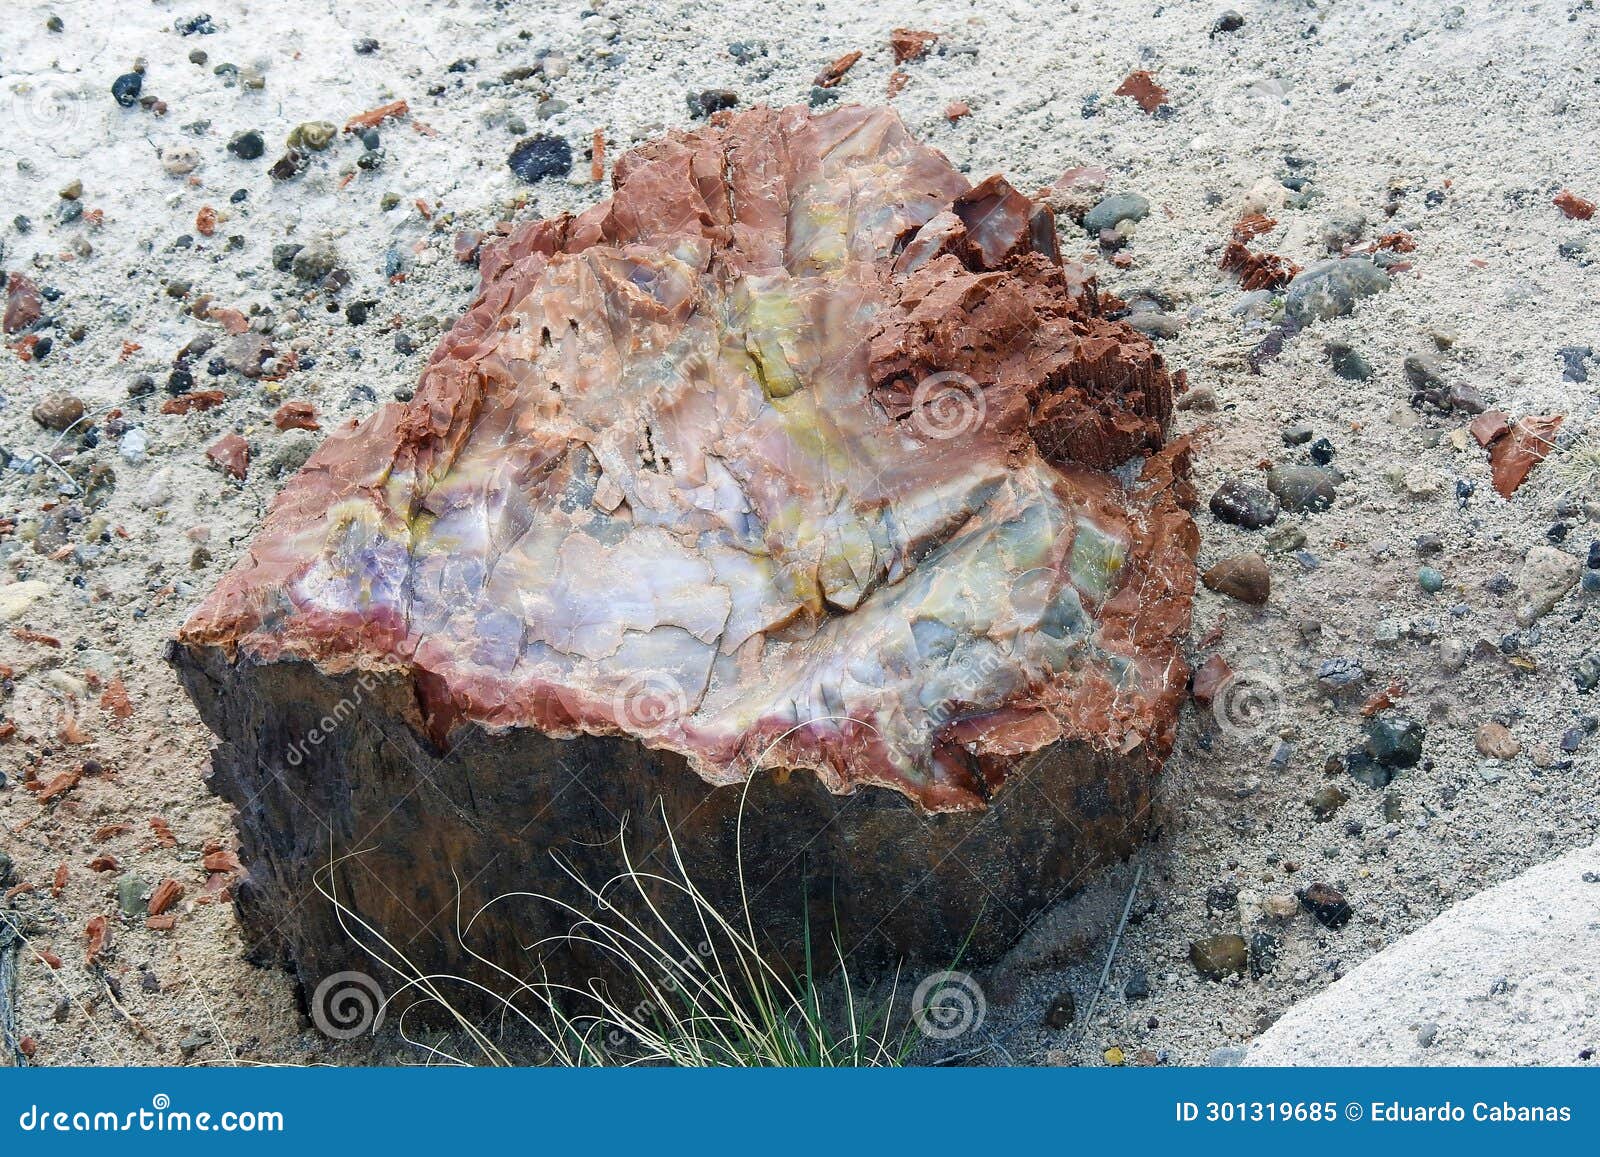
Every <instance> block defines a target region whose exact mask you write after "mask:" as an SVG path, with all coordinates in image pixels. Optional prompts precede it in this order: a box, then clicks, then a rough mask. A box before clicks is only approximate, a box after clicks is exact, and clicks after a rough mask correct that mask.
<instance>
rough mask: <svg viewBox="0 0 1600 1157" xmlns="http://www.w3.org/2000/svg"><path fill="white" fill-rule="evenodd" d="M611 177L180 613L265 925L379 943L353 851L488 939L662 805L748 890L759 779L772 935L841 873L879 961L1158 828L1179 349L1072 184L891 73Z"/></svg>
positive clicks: (491, 279)
mask: <svg viewBox="0 0 1600 1157" xmlns="http://www.w3.org/2000/svg"><path fill="white" fill-rule="evenodd" d="M614 183H615V194H614V196H613V197H612V199H611V200H610V201H607V202H605V203H604V204H602V205H600V206H597V207H596V208H595V209H593V210H590V211H589V212H587V213H585V214H583V215H582V216H580V217H577V218H567V217H562V218H557V219H553V220H546V221H539V222H536V223H533V224H531V225H528V226H524V227H521V228H519V229H517V230H516V231H515V232H513V233H512V234H511V235H510V236H509V237H507V238H506V239H505V240H503V241H502V242H500V243H498V244H496V245H494V246H492V247H490V248H489V249H487V250H486V251H485V254H484V257H483V260H482V271H483V285H482V288H481V290H480V293H479V297H478V300H477V302H476V303H475V304H474V306H473V308H472V309H471V310H470V311H469V312H468V313H467V314H466V316H464V317H463V318H462V320H461V321H460V322H458V323H457V325H456V326H455V327H454V328H453V329H452V331H451V332H450V334H448V335H447V336H446V338H445V339H444V341H443V342H442V343H441V345H440V347H439V349H438V350H437V351H436V352H435V354H434V357H433V360H432V361H431V362H430V364H429V367H428V369H427V371H426V372H425V374H424V376H423V380H422V383H421V386H420V388H419V390H418V391H417V395H416V398H415V400H414V401H412V402H411V403H409V404H407V405H404V406H398V405H397V406H390V407H386V408H385V409H384V410H381V411H380V412H379V413H378V414H376V415H374V416H373V417H372V418H371V419H369V420H367V421H366V422H363V423H361V424H360V425H358V426H356V427H354V428H352V429H348V430H345V431H341V432H339V433H338V434H335V435H334V436H333V437H331V438H329V440H328V441H327V443H325V444H324V446H323V447H322V448H321V449H320V450H319V451H318V453H317V454H316V455H315V456H314V457H313V458H312V460H311V461H310V462H309V463H308V464H307V466H306V468H305V469H304V470H303V471H302V472H301V473H300V474H299V475H298V476H297V477H296V478H295V479H293V480H292V481H291V482H290V483H289V484H288V486H286V487H285V489H284V491H283V493H282V494H281V495H279V497H278V500H277V501H276V502H275V503H274V505H273V508H272V511H271V513H270V515H269V517H268V519H267V523H266V526H265V527H264V528H263V530H262V532H261V535H260V536H259V537H258V539H257V540H256V543H255V545H254V546H253V548H252V550H251V552H250V554H249V555H248V556H247V557H246V559H245V560H244V561H243V562H241V563H240V565H239V566H238V567H237V568H235V570H234V571H233V572H232V573H230V574H229V575H228V576H227V577H226V578H225V579H224V580H223V581H222V583H221V584H220V585H219V586H218V588H217V589H216V591H214V592H213V593H212V595H211V596H210V598H208V599H207V601H206V602H205V604H204V605H203V606H202V607H201V608H200V609H199V610H198V611H197V612H196V613H195V615H194V616H193V617H192V618H191V619H190V621H189V623H188V624H187V625H186V626H185V627H184V629H183V631H182V633H181V634H180V637H179V639H178V641H177V645H176V646H175V648H174V652H173V661H174V663H175V665H176V666H177V668H178V671H179V673H180V675H181V677H182V679H183V681H184V683H185V686H186V687H187V688H188V689H189V692H190V694H191V695H192V696H193V698H194V700H195V702H196V704H197V705H198V706H199V708H200V710H201V713H202V715H203V716H204V717H205V719H206V722H207V724H208V725H209V726H210V727H211V728H212V729H213V730H214V731H215V732H216V733H217V735H218V736H219V737H220V738H221V740H222V743H221V745H220V746H219V748H218V750H217V754H216V759H215V774H214V777H213V785H214V787H215V789H216V790H217V791H218V792H219V793H221V794H222V795H223V796H224V797H226V798H228V799H230V800H232V801H233V802H234V803H235V804H236V805H237V806H238V808H239V827H240V832H241V837H242V849H241V851H242V859H243V860H244V863H245V865H246V867H247V868H248V877H247V879H246V880H244V881H243V882H242V884H241V886H240V890H239V908H240V914H241V917H242V920H243V923H244V926H245V929H246V932H247V935H248V936H249V937H250V938H251V939H252V940H253V941H254V942H255V944H256V947H257V949H258V950H259V952H260V953H263V954H267V955H271V956H275V957H279V958H281V959H283V960H285V961H287V962H289V963H290V964H291V965H292V966H293V967H294V968H295V969H296V970H297V971H298V973H299V975H300V977H301V978H302V980H303V981H304V982H306V983H307V984H309V985H314V984H316V983H317V981H318V980H320V979H321V978H322V977H324V976H326V975H328V974H329V973H331V972H336V971H339V970H341V969H343V968H347V967H351V966H359V965H360V963H361V961H360V955H359V952H358V950H357V949H355V947H354V945H353V943H352V942H351V939H350V938H349V937H348V936H347V935H346V934H345V933H344V932H342V931H341V929H340V928H339V925H338V922H337V920H336V919H335V916H334V912H333V910H332V906H331V905H330V904H329V903H328V901H327V900H326V899H324V898H323V897H322V896H321V895H320V894H319V893H318V892H317V890H316V889H315V888H314V887H313V886H312V877H313V875H314V873H316V872H317V871H318V870H321V869H327V868H329V866H330V864H331V865H332V868H331V873H330V875H329V879H330V881H331V883H330V888H331V890H333V891H335V892H336V893H337V894H338V896H339V898H340V900H341V902H342V903H344V904H345V905H346V906H347V908H348V909H349V910H351V911H352V912H354V913H357V914H358V915H359V916H360V918H361V919H362V920H364V921H365V922H366V923H367V924H368V925H370V926H371V927H372V928H373V929H376V930H378V931H380V932H381V933H382V934H383V935H384V936H386V937H387V938H388V939H389V940H390V941H391V942H392V943H394V944H396V945H397V946H404V947H405V948H406V950H407V954H408V955H410V956H411V957H412V958H413V960H415V961H417V962H418V963H420V964H421V965H422V966H423V967H424V968H435V969H449V970H455V971H467V970H468V969H470V967H471V966H472V963H473V962H472V961H470V959H469V958H468V956H467V954H466V953H465V952H464V951H463V950H462V948H461V945H460V942H459V940H458V934H457V933H458V930H457V928H456V919H457V910H458V904H459V910H460V911H461V912H462V913H464V914H465V915H466V916H470V915H471V914H472V913H473V912H475V911H476V910H477V909H478V908H479V907H480V906H481V905H482V904H483V903H485V902H487V901H488V900H490V899H492V898H494V897H495V896H497V895H500V894H502V893H505V892H511V891H535V892H550V893H553V894H556V895H558V896H562V897H565V898H567V899H569V900H574V901H576V900H578V899H580V897H579V894H578V893H577V891H576V889H575V886H574V885H572V884H571V882H570V880H569V879H568V878H567V877H566V876H565V874H564V873H563V872H561V871H560V870H559V869H558V868H557V866H556V864H555V863H554V861H553V857H560V858H561V859H563V860H565V861H567V862H568V863H569V864H570V866H571V867H572V869H573V870H575V871H576V873H577V874H578V875H580V876H581V877H583V878H585V879H587V880H589V881H590V882H591V883H594V884H597V885H598V884H600V883H603V882H604V881H605V880H606V879H609V878H610V876H611V875H612V874H613V873H615V872H616V871H617V870H618V869H619V868H620V866H621V863H622V860H621V855H620V851H619V849H618V847H617V839H618V834H619V829H620V827H621V825H622V822H623V819H624V817H626V819H627V823H628V830H629V837H628V846H629V849H630V851H632V852H633V853H634V854H635V856H637V857H640V858H641V859H643V858H645V857H647V856H648V855H649V854H650V853H651V852H654V853H655V854H656V855H657V857H658V858H657V859H656V861H655V862H653V863H652V862H645V863H643V864H642V865H641V866H642V867H645V868H647V869H651V870H660V869H661V868H662V866H663V864H664V863H665V857H666V856H667V855H668V852H667V848H666V846H665V836H666V833H665V831H664V830H663V828H662V822H663V821H662V817H663V814H664V815H665V821H666V823H667V824H668V825H670V827H671V829H672V831H673V833H674V835H675V837H676V841H677V846H678V848H679V849H680V851H681V852H682V854H683V856H684V859H685V866H686V867H687V869H688V872H689V874H690V876H691V877H692V878H693V879H694V880H695V882H696V883H697V884H698V885H700V886H701V887H702V888H703V889H704V890H705V891H706V892H707V894H708V895H709V896H710V897H711V898H712V899H713V900H714V901H715V902H717V903H718V904H719V905H720V906H722V907H723V908H724V910H725V911H728V912H730V913H736V912H737V911H738V909H739V906H740V899H741V891H740V888H739V886H738V884H739V881H738V861H739V857H738V855H736V845H735V839H736V828H738V827H739V825H738V824H737V822H736V821H737V820H738V817H739V814H740V808H741V804H742V805H743V820H742V830H740V831H739V836H738V838H739V845H738V848H737V851H739V852H742V856H743V869H744V876H745V879H744V892H743V895H744V896H747V897H748V898H749V902H750V906H751V909H752V915H753V916H754V920H755V923H756V925H757V927H758V928H759V929H760V933H761V935H763V936H764V937H766V938H767V939H768V941H769V943H770V945H771V947H772V949H773V951H774V952H775V953H776V954H777V955H780V956H785V957H788V958H789V959H794V958H795V957H796V956H797V954H798V949H799V945H800V942H801V939H802V937H801V932H802V929H803V928H804V926H805V923H806V920H807V918H808V914H807V906H808V905H809V906H810V912H809V918H810V919H811V921H812V931H813V936H814V937H816V936H819V935H826V934H828V933H830V932H832V931H834V930H835V929H837V933H838V935H839V938H840V940H841V942H842V944H843V947H844V948H845V950H846V951H847V952H853V953H855V958H856V959H867V960H875V961H883V960H890V959H894V958H898V957H911V958H914V959H918V960H924V961H929V962H934V963H947V962H948V961H949V960H950V959H951V958H952V957H953V956H954V955H955V953H956V952H957V950H958V949H959V948H960V947H961V945H962V944H963V943H967V945H968V947H967V952H966V955H965V959H968V960H972V959H982V958H985V957H992V956H994V955H996V954H997V953H999V952H1000V951H1002V950H1003V949H1004V948H1005V947H1007V946H1008V945H1009V944H1010V943H1011V942H1012V941H1013V940H1014V939H1015V937H1016V936H1017V934H1018V933H1019V932H1020V931H1021V930H1022V928H1023V927H1024V926H1025V925H1026V922H1027V921H1028V920H1029V919H1031V918H1032V917H1033V916H1034V915H1035V914H1036V913H1037V912H1038V911H1039V909H1040V908H1041V907H1042V906H1043V905H1045V904H1048V903H1049V902H1051V901H1052V900H1053V899H1055V898H1057V897H1059V896H1061V895H1064V894H1065V893H1066V892H1067V891H1069V890H1070V889H1071V888H1072V887H1073V885H1074V884H1075V883H1077V882H1078V881H1080V880H1082V879H1083V877H1084V874H1085V873H1086V872H1088V871H1089V870H1091V869H1092V868H1093V867H1094V866H1095V865H1096V864H1099V863H1102V862H1104V861H1106V860H1108V859H1110V858H1113V857H1118V856H1122V855H1125V854H1126V853H1127V852H1128V851H1129V849H1130V848H1131V847H1132V846H1133V844H1134V843H1135V841H1136V840H1137V839H1138V837H1139V834H1140V831H1141V829H1142V826H1143V821H1144V813H1145V808H1146V804H1147V801H1148V798H1149V792H1150V786H1151V782H1152V779H1153V777H1154V776H1155V775H1156V773H1157V772H1158V771H1159V769H1160V766H1161V763H1162V761H1163V760H1164V759H1165V757H1166V754H1167V752H1168V751H1169V750H1170V747H1171V743H1172V737H1173V733H1174V727H1175V721H1176V715H1177V711H1178V706H1179V703H1180V701H1181V696H1182V691H1183V686H1184V681H1185V678H1186V675H1187V672H1186V670H1185V668H1184V666H1183V663H1182V660H1181V658H1180V656H1179V654H1178V641H1179V639H1181V637H1182V635H1183V634H1184V633H1185V632H1186V630H1187V626H1188V609H1189V599H1190V596H1191V595H1192V592H1193V587H1194V567H1193V555H1194V549H1195V545H1196V542H1195V532H1194V526H1193V523H1192V522H1191V521H1190V519H1189V517H1188V515H1187V514H1186V513H1185V512H1184V510H1183V509H1182V504H1183V503H1182V501H1181V500H1185V499H1187V498H1188V497H1189V496H1188V494H1187V493H1186V492H1187V486H1186V484H1185V483H1184V482H1183V479H1182V466H1183V453H1184V450H1183V447H1182V446H1178V445H1175V446H1172V447H1168V448H1166V449H1162V443H1163V436H1164V430H1165V424H1166V421H1167V418H1168V416H1169V413H1170V408H1171V393H1172V386H1171V383H1170V381H1169V379H1168V377H1167V374H1166V372H1165V370H1164V369H1163V367H1162V365H1161V359H1160V357H1159V355H1157V354H1156V352H1155V351H1154V349H1153V348H1152V347H1151V346H1150V345H1149V343H1148V342H1147V341H1145V340H1144V339H1143V338H1141V337H1139V336H1138V335H1136V334H1135V333H1133V332H1132V331H1131V330H1130V329H1128V328H1127V327H1126V326H1123V325H1122V324H1120V323H1117V322H1113V321H1110V320H1107V319H1106V318H1105V317H1104V316H1103V315H1102V313H1101V305H1100V302H1099V300H1098V298H1097V295H1096V293H1095V290H1094V288H1093V285H1092V282H1090V281H1089V280H1088V279H1087V278H1086V277H1085V276H1084V275H1083V274H1082V273H1081V271H1078V270H1076V269H1074V268H1072V267H1066V266H1063V265H1062V264H1061V259H1060V255H1059V252H1058V249H1057V245H1056V238H1055V231H1054V225H1053V222H1052V220H1051V217H1050V214H1049V210H1048V209H1047V208H1045V207H1043V206H1042V205H1039V204H1037V203H1035V202H1034V201H1032V200H1030V199H1029V198H1027V197H1025V196H1023V195H1021V194H1020V193H1018V192H1017V191H1015V190H1014V189H1012V188H1011V187H1010V186H1009V185H1007V184H1006V183H1005V182H1004V181H1003V180H1002V179H1000V178H998V177H992V178H990V179H989V180H987V181H984V182H983V183H981V184H979V185H977V186H975V187H969V185H968V183H967V182H966V180H965V179H964V178H962V177H961V176H960V174H959V173H957V172H956V171H955V170H954V169H953V168H952V167H951V166H950V165H949V163H948V162H947V161H946V160H945V159H944V158H943V157H942V156H941V155H940V154H938V153H936V152H934V151H932V150H930V149H927V148H925V147H923V146H921V145H919V144H918V143H917V142H916V141H914V140H913V139H912V138H911V137H910V136H909V135H908V134H907V132H906V130H905V129H904V126H902V125H901V124H900V122H899V120H898V119H897V118H896V117H895V116H894V114H892V113H890V112H887V111H884V110H867V109H858V108H846V109H841V110H838V111H835V112H830V113H826V114H822V115H817V116H813V115H810V114H809V113H807V112H806V111H805V110H803V109H789V110H784V111H781V112H774V111H771V110H767V109H757V110H754V111H751V112H748V113H743V114H739V115H737V116H732V117H726V116H724V117H721V118H720V123H716V124H714V125H713V126H712V127H710V128H707V129H705V130H703V131H702V132H699V133H695V134H688V135H684V134H674V135H672V136H670V137H669V138H668V139H666V140H663V141H660V142H658V143H656V144H654V145H651V146H648V147H646V148H643V149H640V150H637V151H636V152H634V153H630V154H628V155H627V156H625V157H623V158H622V159H621V160H620V161H619V162H618V164H617V166H616V172H615V178H614ZM1140 455H1151V457H1150V458H1148V460H1147V461H1146V463H1145V465H1144V469H1143V472H1142V474H1141V475H1140V476H1139V480H1138V481H1128V479H1129V478H1130V477H1131V476H1130V475H1127V474H1123V475H1120V476H1113V475H1112V474H1110V473H1107V471H1110V470H1111V469H1112V468H1113V467H1117V466H1119V465H1120V464H1121V463H1123V462H1125V461H1127V460H1128V459H1130V458H1137V457H1138V456H1140ZM746 785H748V792H746ZM746 795H747V798H746ZM351 853H355V855H354V856H353V857H352V858H349V859H342V858H341V857H345V856H347V855H350V854H351ZM667 874H669V875H671V874H674V873H672V872H668V873H667ZM458 894H459V895H458ZM659 899H660V901H661V903H662V904H663V905H664V906H665V908H666V911H667V913H668V915H669V916H673V917H682V916H683V915H684V913H683V911H682V906H681V903H680V902H679V901H678V900H677V899H676V898H675V894H674V893H673V892H672V891H671V890H670V889H663V890H662V891H661V894H660V896H659ZM563 930H564V926H563V919H562V917H561V915H560V913H559V912H556V911H555V910H553V909H552V908H551V907H549V906H548V905H545V906H540V905H537V904H535V903H533V902H531V901H512V902H505V903H499V904H495V905H493V906H492V907H490V908H489V910H488V911H487V912H486V913H485V914H483V915H481V916H479V917H478V918H477V920H476V922H475V923H474V924H473V926H472V929H471V931H470V933H468V934H467V935H466V937H465V938H466V940H467V944H468V947H470V948H471V949H473V950H474V951H476V952H478V953H481V954H482V955H484V956H487V957H489V958H490V959H491V960H494V961H495V962H497V963H500V964H502V965H504V966H505V967H506V968H508V969H509V970H511V971H512V972H514V973H515V974H517V975H524V974H526V973H527V972H528V971H529V969H530V968H531V967H532V966H533V964H534V963H535V959H534V958H536V957H537V956H538V954H539V953H538V951H534V952H533V953H530V952H529V951H527V948H526V946H528V945H532V944H536V943H537V942H539V941H540V940H541V939H542V938H544V937H547V936H552V935H559V934H560V933H561V932H562V931H563ZM969 934H970V940H969ZM582 966H583V965H582V963H581V962H580V964H578V965H573V964H571V962H570V961H569V962H568V964H567V965H564V967H582Z"/></svg>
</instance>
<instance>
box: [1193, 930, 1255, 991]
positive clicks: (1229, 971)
mask: <svg viewBox="0 0 1600 1157" xmlns="http://www.w3.org/2000/svg"><path fill="white" fill-rule="evenodd" d="M1189 963H1190V964H1193V965H1194V970H1195V971H1196V972H1198V973H1199V974H1200V975H1201V976H1203V977H1205V978H1206V979H1207V980H1226V979H1227V978H1228V977H1229V976H1232V975H1238V974H1241V973H1243V972H1244V970H1245V969H1246V968H1247V967H1248V966H1249V963H1250V948H1249V945H1247V944H1246V943H1245V941H1244V937H1243V936H1239V935H1237V934H1234V933H1231V932H1229V933H1223V934H1221V935H1219V936H1207V937H1205V938H1204V939H1202V940H1195V941H1193V942H1191V943H1190V945H1189Z"/></svg>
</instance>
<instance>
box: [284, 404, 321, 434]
mask: <svg viewBox="0 0 1600 1157" xmlns="http://www.w3.org/2000/svg"><path fill="white" fill-rule="evenodd" d="M272 424H273V425H274V426H276V427H278V429H280V430H320V429H322V423H320V422H318V421H317V408H316V406H314V405H312V404H311V403H310V402H285V403H284V404H283V405H281V406H279V407H278V409H277V412H276V413H274V414H273V415H272Z"/></svg>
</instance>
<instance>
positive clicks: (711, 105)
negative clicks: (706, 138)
mask: <svg viewBox="0 0 1600 1157" xmlns="http://www.w3.org/2000/svg"><path fill="white" fill-rule="evenodd" d="M684 100H685V102H686V103H687V104H688V106H689V115H690V116H692V117H694V118H696V119H697V120H705V119H706V118H707V117H709V116H710V115H711V114H712V113H718V112H722V111H723V110H724V109H732V108H738V107H739V94H738V93H736V92H734V91H733V90H732V89H729V88H706V89H701V90H700V91H699V92H691V93H689V94H687V95H686V96H685V97H684ZM595 179H596V180H598V179H599V178H595Z"/></svg>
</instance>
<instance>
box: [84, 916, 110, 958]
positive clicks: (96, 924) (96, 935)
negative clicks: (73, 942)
mask: <svg viewBox="0 0 1600 1157" xmlns="http://www.w3.org/2000/svg"><path fill="white" fill-rule="evenodd" d="M83 933H84V938H85V939H86V940H87V941H88V947H87V948H85V950H84V953H83V962H84V963H85V964H86V965H88V966H89V967H90V968H93V967H94V966H95V962H96V961H98V960H99V959H100V954H101V953H102V952H104V951H105V950H106V946H107V943H108V942H109V940H110V935H111V930H110V927H109V925H108V924H107V923H106V918H105V917H104V916H94V917H91V918H90V920H89V923H88V925H87V926H86V927H85V928H84V930H83Z"/></svg>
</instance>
